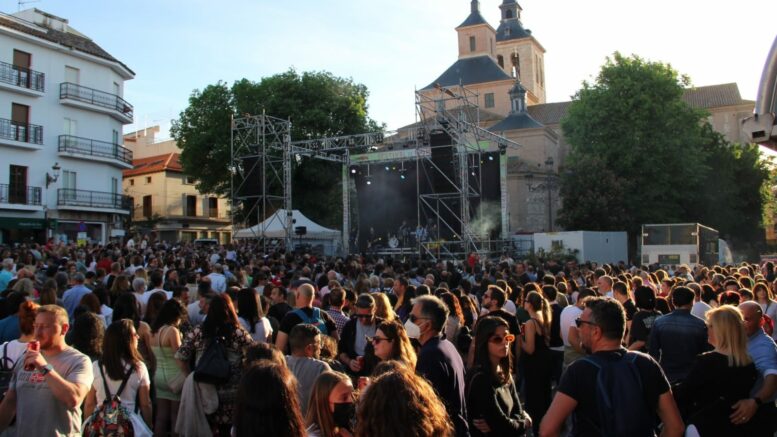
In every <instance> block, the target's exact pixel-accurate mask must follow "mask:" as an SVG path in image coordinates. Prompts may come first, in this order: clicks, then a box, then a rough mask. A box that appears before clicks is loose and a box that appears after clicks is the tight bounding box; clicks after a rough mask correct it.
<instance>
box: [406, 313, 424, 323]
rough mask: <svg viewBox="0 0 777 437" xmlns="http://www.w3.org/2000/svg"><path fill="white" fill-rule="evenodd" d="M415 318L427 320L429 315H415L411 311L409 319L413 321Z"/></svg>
mask: <svg viewBox="0 0 777 437" xmlns="http://www.w3.org/2000/svg"><path fill="white" fill-rule="evenodd" d="M416 320H429V317H421V316H416V315H415V314H412V313H411V314H410V321H411V322H413V323H415V321H416Z"/></svg>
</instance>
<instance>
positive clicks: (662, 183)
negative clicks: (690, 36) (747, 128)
mask: <svg viewBox="0 0 777 437" xmlns="http://www.w3.org/2000/svg"><path fill="white" fill-rule="evenodd" d="M689 83H690V81H689V79H688V78H687V77H685V76H680V75H679V74H678V73H677V72H676V71H675V70H674V69H672V67H671V66H669V65H666V64H662V63H659V62H650V61H645V60H643V59H641V58H639V57H637V56H631V57H624V56H622V55H621V54H619V53H615V54H614V55H613V57H612V58H608V59H607V61H606V62H605V64H604V66H603V67H602V69H601V71H600V73H599V75H598V76H597V78H596V81H595V82H594V83H589V82H584V83H583V86H582V89H581V90H580V91H578V92H577V94H576V95H575V96H574V98H573V102H572V104H571V105H570V107H569V111H568V113H567V116H566V117H565V118H564V119H563V120H562V122H561V128H562V130H563V132H564V136H565V137H566V139H567V141H568V142H569V144H570V148H571V149H570V154H569V158H568V160H567V163H566V164H565V167H564V169H563V171H562V174H561V195H562V197H563V198H564V199H565V202H564V205H563V207H562V209H561V211H560V212H559V223H560V224H561V225H562V226H564V227H566V228H568V229H598V230H627V231H628V232H629V233H630V235H631V236H632V237H633V236H635V235H636V233H637V232H639V230H640V226H641V225H642V224H644V223H672V222H702V223H704V224H706V225H709V226H712V227H716V228H717V229H718V230H719V231H721V233H722V234H723V235H730V236H731V237H732V238H735V239H740V240H743V241H754V239H757V238H758V232H757V230H758V228H759V227H758V225H759V224H760V222H761V215H762V209H763V205H764V201H765V200H766V198H765V197H764V195H763V194H762V193H763V190H762V187H763V186H764V183H765V182H766V181H767V180H768V170H766V168H765V164H764V163H763V161H761V160H760V159H759V153H758V149H757V146H751V145H746V146H741V145H732V144H730V143H728V142H726V141H725V140H724V138H723V137H722V136H721V135H719V134H718V133H716V132H715V131H714V130H713V129H712V128H711V126H710V125H709V123H708V122H707V120H706V117H707V115H708V114H706V113H705V112H704V111H701V110H697V109H694V108H692V107H690V106H689V105H688V104H686V103H685V102H684V101H683V100H682V95H683V91H684V88H685V87H687V86H688V85H689ZM724 210H725V211H724ZM630 241H634V239H633V238H630Z"/></svg>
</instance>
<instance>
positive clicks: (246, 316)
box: [237, 288, 272, 343]
mask: <svg viewBox="0 0 777 437" xmlns="http://www.w3.org/2000/svg"><path fill="white" fill-rule="evenodd" d="M237 314H238V318H237V319H238V321H239V322H240V326H242V327H243V329H245V330H246V331H248V333H249V334H251V338H253V339H254V341H256V342H261V343H269V342H271V341H272V326H270V320H269V319H267V317H264V312H263V311H262V307H261V305H259V296H258V295H257V294H256V291H255V290H254V289H253V288H244V289H242V290H240V291H238V293H237Z"/></svg>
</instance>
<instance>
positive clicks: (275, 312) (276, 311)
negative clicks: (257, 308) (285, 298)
mask: <svg viewBox="0 0 777 437" xmlns="http://www.w3.org/2000/svg"><path fill="white" fill-rule="evenodd" d="M293 309H294V308H292V307H291V305H289V304H287V303H286V302H281V303H276V304H273V305H272V306H271V307H270V309H269V310H267V317H274V318H275V320H278V321H281V320H283V318H284V317H285V316H286V313H288V312H289V311H291V310H293Z"/></svg>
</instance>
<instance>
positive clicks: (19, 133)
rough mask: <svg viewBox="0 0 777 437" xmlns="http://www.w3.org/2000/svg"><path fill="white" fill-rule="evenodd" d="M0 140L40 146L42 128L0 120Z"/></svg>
mask: <svg viewBox="0 0 777 437" xmlns="http://www.w3.org/2000/svg"><path fill="white" fill-rule="evenodd" d="M0 138H3V139H6V140H13V141H20V142H22V143H32V144H40V145H42V144H43V126H38V125H37V124H30V123H18V122H15V121H13V120H8V119H6V118H0Z"/></svg>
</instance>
